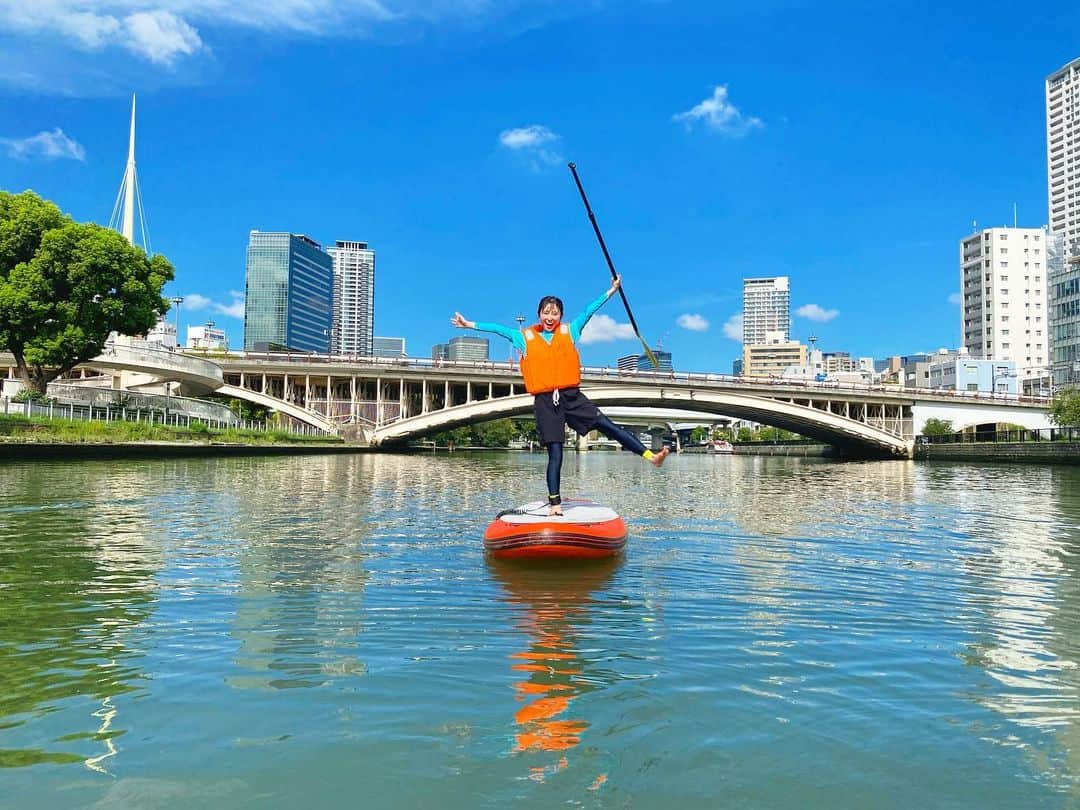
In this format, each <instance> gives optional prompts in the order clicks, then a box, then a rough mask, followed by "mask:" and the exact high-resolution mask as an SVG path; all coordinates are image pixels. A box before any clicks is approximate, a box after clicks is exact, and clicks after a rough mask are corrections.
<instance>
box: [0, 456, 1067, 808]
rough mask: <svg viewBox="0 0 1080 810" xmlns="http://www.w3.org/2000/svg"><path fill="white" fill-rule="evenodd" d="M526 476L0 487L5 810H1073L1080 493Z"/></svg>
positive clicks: (266, 472)
mask: <svg viewBox="0 0 1080 810" xmlns="http://www.w3.org/2000/svg"><path fill="white" fill-rule="evenodd" d="M543 463H544V461H543V459H542V458H541V457H540V456H538V455H531V456H530V455H528V454H490V455H479V454H470V453H461V452H459V453H455V454H452V455H446V454H439V455H434V456H433V455H412V456H408V455H358V456H319V457H311V456H306V457H303V458H263V459H217V460H214V459H211V460H191V461H186V460H174V461H162V462H142V461H139V462H118V461H110V462H81V463H76V464H46V463H38V464H8V465H5V466H3V467H0V766H2V767H0V806H2V807H5V808H6V807H13V808H48V807H57V808H72V807H94V808H157V807H163V808H164V807H167V808H186V807H191V808H196V807H198V808H203V807H258V808H292V807H305V808H318V807H329V806H350V807H379V808H383V807H407V808H411V807H432V808H477V807H504V806H507V805H508V804H510V803H511V802H515V803H518V804H520V805H522V806H536V807H540V806H543V807H552V806H558V805H570V806H587V807H626V808H662V809H663V810H672V808H674V807H679V808H682V807H701V808H715V807H784V808H788V807H800V808H817V807H820V808H836V807H875V808H889V807H896V808H911V807H980V808H986V807H1008V808H1014V807H1015V808H1035V807H1075V806H1080V670H1078V664H1080V468H1068V467H1037V466H1021V465H1000V466H985V467H983V466H973V465H945V464H926V463H922V464H919V463H913V462H901V461H897V462H868V463H837V462H831V461H825V460H815V459H784V458H762V457H756V458H754V457H710V456H690V455H683V456H679V457H676V458H673V459H671V460H670V461H669V462H668V464H667V465H666V466H665V467H664V468H663V469H662V470H659V471H657V470H655V469H653V468H652V467H651V466H650V465H647V464H645V463H643V462H642V461H641V460H640V459H638V458H635V457H633V456H630V455H629V454H626V453H613V452H609V453H604V452H593V453H589V454H582V455H580V456H578V455H576V454H571V455H569V456H568V457H567V461H566V468H565V470H564V476H563V479H564V480H563V491H564V493H567V494H575V495H585V496H589V497H592V498H594V499H595V500H600V501H602V502H604V503H607V504H609V505H611V506H613V507H615V508H616V509H617V510H618V511H619V512H620V513H621V514H622V515H623V516H624V518H625V519H626V521H627V523H628V525H629V526H630V532H631V535H630V541H629V543H628V546H627V551H626V554H625V555H624V556H623V557H622V558H621V559H619V560H617V561H614V562H612V563H610V564H602V565H580V564H579V565H576V566H570V567H559V568H551V567H545V568H542V569H537V568H535V567H532V568H530V567H521V566H516V567H515V566H508V565H499V564H495V563H494V562H493V561H489V560H486V559H485V557H484V554H483V552H482V547H481V542H480V535H481V533H482V532H483V529H484V526H485V525H486V523H487V522H488V520H489V519H490V518H491V517H492V516H493V515H494V514H495V513H496V512H497V511H498V510H500V509H502V508H505V507H508V506H512V505H514V504H517V503H521V502H524V501H527V500H532V499H535V498H536V497H538V496H542V494H543Z"/></svg>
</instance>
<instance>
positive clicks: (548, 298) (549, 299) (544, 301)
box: [536, 295, 563, 318]
mask: <svg viewBox="0 0 1080 810" xmlns="http://www.w3.org/2000/svg"><path fill="white" fill-rule="evenodd" d="M548 304H554V305H555V306H557V307H558V308H559V317H560V318H561V317H562V314H563V305H562V299H561V298H556V297H555V296H554V295H545V296H544V297H543V298H541V299H540V303H539V304H537V305H536V317H538V318H539V317H540V313H541V312H543V311H544V307H546V306H547V305H548Z"/></svg>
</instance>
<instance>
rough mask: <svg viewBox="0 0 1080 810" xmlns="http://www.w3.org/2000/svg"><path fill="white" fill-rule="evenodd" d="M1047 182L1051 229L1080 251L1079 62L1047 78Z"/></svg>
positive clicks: (1071, 247) (1067, 245)
mask: <svg viewBox="0 0 1080 810" xmlns="http://www.w3.org/2000/svg"><path fill="white" fill-rule="evenodd" d="M1046 179H1047V187H1048V192H1049V202H1050V230H1051V231H1053V232H1054V233H1060V234H1064V236H1065V248H1066V251H1067V252H1070V253H1071V252H1072V250H1076V249H1080V59H1075V60H1073V61H1072V62H1070V63H1069V64H1067V65H1066V66H1065V67H1063V68H1061V70H1058V71H1056V72H1054V73H1052V74H1050V75H1049V76H1048V77H1047V78H1046Z"/></svg>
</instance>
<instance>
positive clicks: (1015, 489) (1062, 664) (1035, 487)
mask: <svg viewBox="0 0 1080 810" xmlns="http://www.w3.org/2000/svg"><path fill="white" fill-rule="evenodd" d="M922 477H923V478H924V479H925V480H924V481H923V486H924V490H925V495H924V497H925V500H926V501H931V502H938V503H941V504H943V505H947V506H949V507H951V508H952V510H953V514H954V515H955V518H954V519H955V526H954V527H953V530H954V531H955V532H956V533H957V534H958V535H960V536H961V537H964V538H965V539H966V542H963V543H962V544H958V545H959V551H958V552H957V555H958V557H959V560H960V564H961V565H962V568H963V571H964V572H965V573H966V574H967V575H968V576H969V577H970V582H969V583H966V584H965V585H963V586H962V587H965V588H966V593H964V594H958V596H962V598H963V601H964V603H965V604H966V606H967V607H968V608H975V609H977V610H978V617H977V618H976V619H974V620H969V622H974V623H973V624H970V625H969V626H968V628H967V630H968V632H969V633H970V634H972V635H975V636H976V637H977V638H978V641H976V642H974V643H972V644H970V645H969V647H968V652H967V654H966V655H965V660H966V661H967V662H968V663H970V664H973V665H976V666H979V667H981V668H982V669H983V670H984V671H985V672H986V674H987V675H988V676H989V677H990V678H992V679H993V681H994V682H995V683H996V687H997V688H996V689H990V690H985V691H975V692H974V699H975V700H977V701H978V702H979V703H981V704H982V705H984V706H986V707H987V708H990V709H992V710H993V711H995V712H997V713H999V714H1001V715H1003V716H1005V717H1007V718H1008V719H1009V720H1010V721H1012V722H1013V723H1015V724H1017V725H1018V726H1023V727H1029V728H1034V729H1039V730H1042V731H1048V732H1051V733H1052V734H1053V735H1054V738H1055V739H1056V740H1057V742H1058V743H1059V744H1060V745H1061V751H1064V752H1065V754H1064V756H1065V757H1066V758H1067V761H1066V762H1065V763H1064V766H1063V767H1064V770H1065V773H1064V774H1062V776H1063V778H1064V779H1065V780H1066V781H1068V782H1070V783H1074V782H1075V781H1076V779H1077V778H1078V777H1080V749H1078V746H1077V743H1078V742H1080V739H1078V732H1080V667H1078V664H1080V650H1078V648H1077V644H1076V641H1075V639H1076V638H1077V635H1078V633H1080V566H1078V565H1077V563H1076V560H1077V552H1078V551H1080V503H1078V502H1077V500H1076V493H1078V492H1080V470H1077V469H1075V468H1061V467H1052V466H1050V467H1037V466H1034V465H1015V466H1014V465H1001V466H997V467H977V466H974V465H950V466H945V467H936V466H932V467H930V468H928V469H926V470H925V472H924V473H923V476H922ZM988 736H989V733H988ZM996 741H997V742H999V743H1001V744H1004V745H1019V746H1021V747H1029V746H1030V741H1029V740H1021V739H1019V738H1018V737H1017V736H1015V735H1014V734H1012V733H1010V732H1009V730H1008V729H1006V730H1005V731H1004V732H1003V733H1002V735H1001V738H1000V739H997V740H996ZM1047 754H1048V752H1045V751H1044V752H1042V753H1038V752H1034V753H1033V755H1034V756H1040V757H1043V756H1047ZM1053 759H1054V754H1053V752H1050V753H1049V755H1048V760H1049V761H1052V760H1053ZM1042 767H1044V768H1045V769H1046V770H1047V772H1048V773H1052V766H1050V765H1047V764H1046V761H1044V765H1043V766H1042Z"/></svg>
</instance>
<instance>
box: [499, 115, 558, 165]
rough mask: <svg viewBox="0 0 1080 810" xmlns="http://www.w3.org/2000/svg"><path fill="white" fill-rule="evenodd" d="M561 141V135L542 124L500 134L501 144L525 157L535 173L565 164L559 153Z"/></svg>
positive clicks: (504, 131)
mask: <svg viewBox="0 0 1080 810" xmlns="http://www.w3.org/2000/svg"><path fill="white" fill-rule="evenodd" d="M561 140H562V138H561V137H560V136H559V135H557V134H555V133H554V132H552V131H551V130H550V129H548V128H547V127H545V126H543V125H541V124H533V125H531V126H527V127H517V128H515V129H504V130H503V131H502V132H500V133H499V143H500V144H502V145H503V146H504V147H505V148H507V149H509V150H510V151H512V152H516V153H518V154H520V155H523V156H524V157H525V159H526V161H527V162H528V164H529V166H530V167H531V168H532V169H533V170H534V171H539V170H540V169H542V168H543V167H545V166H555V165H558V164H560V163H562V162H563V156H562V155H561V154H560V153H559V151H558V144H559V143H560V141H561Z"/></svg>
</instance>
